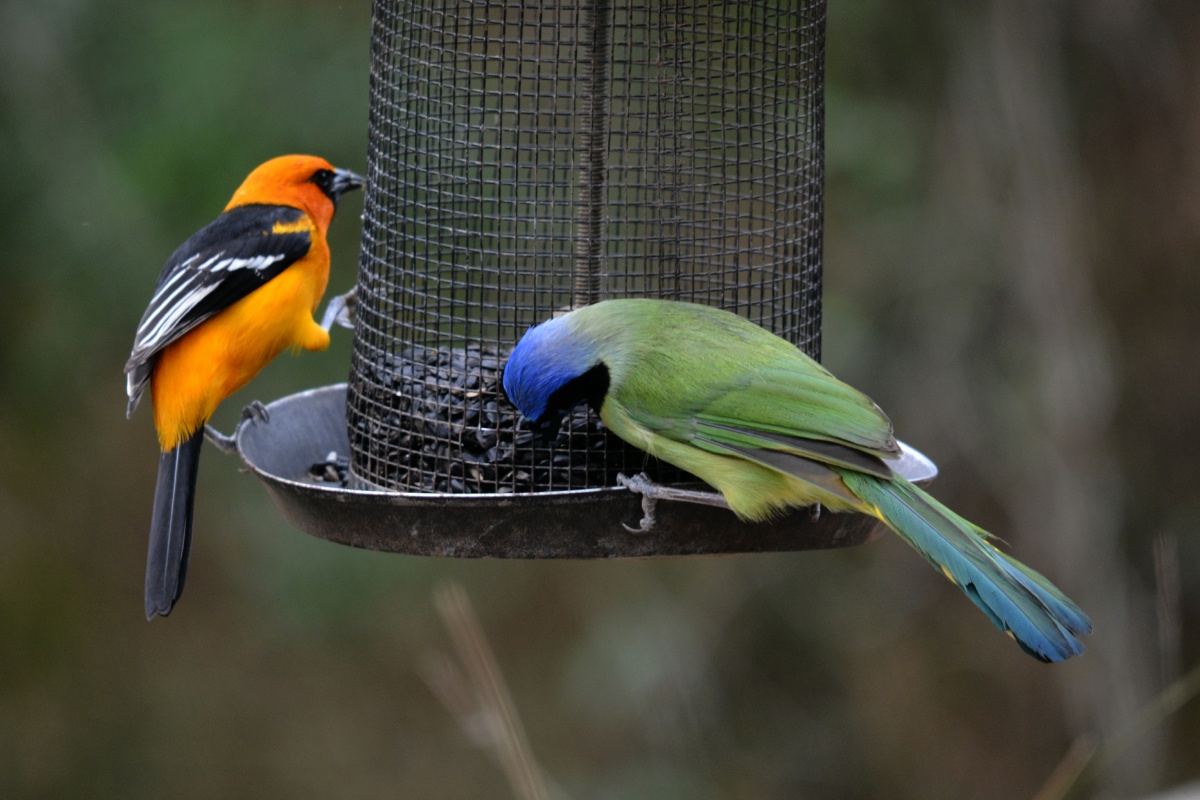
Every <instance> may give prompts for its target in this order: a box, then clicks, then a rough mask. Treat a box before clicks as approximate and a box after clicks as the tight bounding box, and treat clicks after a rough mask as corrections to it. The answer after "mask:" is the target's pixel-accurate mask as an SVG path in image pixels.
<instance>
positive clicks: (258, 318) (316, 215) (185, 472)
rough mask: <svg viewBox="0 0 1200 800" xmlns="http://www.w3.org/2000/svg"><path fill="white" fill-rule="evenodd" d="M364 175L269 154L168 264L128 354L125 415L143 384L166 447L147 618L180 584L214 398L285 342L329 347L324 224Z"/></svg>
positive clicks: (162, 610)
mask: <svg viewBox="0 0 1200 800" xmlns="http://www.w3.org/2000/svg"><path fill="white" fill-rule="evenodd" d="M362 185H363V179H362V178H361V177H359V176H358V175H356V174H354V173H353V172H350V171H348V170H344V169H335V168H334V167H333V166H332V165H331V164H330V163H329V162H328V161H326V160H325V159H323V158H317V157H315V156H300V155H290V156H280V157H279V158H273V159H271V160H270V161H267V162H266V163H264V164H261V165H259V166H258V167H256V168H255V169H254V171H253V172H251V173H250V174H249V175H248V176H247V177H246V180H245V181H243V182H242V185H241V186H239V187H238V190H237V191H236V192H234V193H233V199H232V200H230V201H229V205H227V206H225V210H224V212H222V214H221V215H220V216H219V217H217V218H216V219H215V220H213V221H212V222H210V223H209V224H208V225H206V226H204V227H203V228H201V229H200V230H199V231H197V232H196V233H195V234H193V235H192V237H191V238H189V239H188V240H187V241H186V242H184V243H183V244H182V245H180V247H179V249H178V250H176V251H175V252H174V254H172V256H171V257H170V258H169V259H167V263H166V266H164V267H163V271H162V274H161V275H160V276H159V278H158V285H157V286H156V287H155V290H154V296H153V297H151V298H150V305H149V306H148V307H147V308H146V313H145V314H143V315H142V321H141V322H140V323H138V328H137V334H136V335H135V337H134V340H133V352H132V353H131V354H130V356H129V361H128V362H127V363H126V364H125V373H126V378H127V392H128V394H129V406H128V408H127V410H126V416H132V415H133V411H134V409H135V408H137V404H138V400H140V399H141V396H142V392H143V391H145V389H146V385H147V384H149V385H150V395H151V398H152V399H153V402H154V425H155V427H156V428H157V429H158V441H159V445H160V446H161V448H162V455H161V457H160V459H159V462H158V486H157V488H156V489H155V492H154V511H153V514H152V517H151V520H150V548H149V552H148V554H147V556H146V619H152V618H153V617H154V615H155V614H161V615H163V616H166V615H167V614H169V613H170V612H171V608H172V607H173V606H174V605H175V602H176V601H177V600H178V599H179V595H180V593H181V592H182V591H183V582H184V578H185V576H186V573H187V562H188V553H189V551H190V549H191V542H192V505H193V500H194V495H195V490H196V467H197V465H198V463H199V457H200V443H201V441H202V439H203V437H204V427H205V425H206V423H207V422H208V419H209V418H210V417H211V416H212V414H213V412H214V411H215V410H216V408H217V405H218V404H219V403H220V402H221V401H222V400H224V399H225V398H226V397H228V396H229V395H231V394H233V393H234V392H236V391H237V390H238V389H241V388H242V387H243V386H245V385H246V383H247V382H249V381H250V379H251V378H253V377H254V376H255V375H256V374H258V371H259V370H260V369H262V368H263V367H264V366H266V365H267V363H269V362H270V361H271V360H272V359H274V358H275V356H277V355H279V353H280V352H282V351H283V350H284V349H285V348H289V347H290V348H292V349H293V350H300V349H304V350H324V349H325V348H327V347H329V330H328V325H326V326H325V327H322V326H321V325H318V324H317V322H316V321H315V320H314V319H313V313H314V312H315V311H316V309H317V304H318V303H319V302H320V301H321V297H322V295H324V293H325V285H326V283H327V282H328V280H329V245H328V243H327V242H326V240H325V233H326V231H327V230H328V229H329V223H330V221H331V220H332V219H333V212H334V209H335V208H336V207H337V202H338V198H340V197H341V196H342V195H343V194H344V193H345V192H348V191H350V190H351V189H356V188H358V187H360V186H362ZM327 316H328V315H327Z"/></svg>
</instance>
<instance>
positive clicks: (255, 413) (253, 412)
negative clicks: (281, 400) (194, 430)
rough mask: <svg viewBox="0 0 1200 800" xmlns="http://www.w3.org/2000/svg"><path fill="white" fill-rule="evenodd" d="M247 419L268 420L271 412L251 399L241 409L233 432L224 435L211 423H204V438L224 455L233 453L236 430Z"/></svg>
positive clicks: (235, 444) (234, 451) (235, 443)
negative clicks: (248, 403)
mask: <svg viewBox="0 0 1200 800" xmlns="http://www.w3.org/2000/svg"><path fill="white" fill-rule="evenodd" d="M247 420H254V421H255V422H270V421H271V412H269V411H267V407H266V406H264V405H263V404H262V403H261V402H259V401H258V400H252V401H250V405H248V406H246V407H245V408H243V409H242V416H241V419H239V420H238V424H237V427H236V428H234V429H233V433H231V434H229V435H228V436H226V435H225V434H223V433H221V432H220V431H219V430H217V429H216V428H214V427H213V426H212V425H207V424H206V425H205V426H204V438H205V439H207V440H208V441H209V442H210V443H211V444H212V445H213V447H215V448H217V449H218V450H220V451H221V452H222V453H224V454H225V455H227V456H228V455H233V454H234V453H236V452H237V436H238V431H240V430H241V429H242V426H243V425H245V424H246V421H247Z"/></svg>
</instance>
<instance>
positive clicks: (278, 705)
mask: <svg viewBox="0 0 1200 800" xmlns="http://www.w3.org/2000/svg"><path fill="white" fill-rule="evenodd" d="M1198 11H1200V9H1198V7H1197V6H1196V5H1195V4H1194V3H1190V2H1184V1H1183V0H1179V1H1178V2H1169V1H1168V0H1160V1H1157V2H1155V1H1151V0H1130V1H1129V2H1117V1H1116V0H1105V1H1104V2H1096V1H1095V0H1075V1H1073V2H1072V1H1069V0H1049V1H1042V0H990V2H982V1H981V2H968V3H951V2H934V1H933V0H919V1H918V2H899V1H898V0H869V1H868V0H853V1H851V0H835V2H832V3H831V4H830V8H829V45H828V46H829V53H828V85H827V91H828V95H827V96H828V128H827V159H828V161H827V195H826V202H827V213H826V225H827V227H826V234H827V236H826V268H825V281H826V287H827V292H826V298H825V363H826V364H827V365H828V366H830V367H831V368H832V369H833V370H834V371H835V372H836V373H838V374H839V375H840V376H841V377H843V378H844V379H846V380H848V381H849V382H851V383H853V384H855V385H857V386H858V387H860V388H862V389H863V390H865V391H866V392H868V393H869V394H870V395H872V396H873V397H874V398H875V399H876V400H877V401H878V402H879V403H880V405H881V406H882V407H883V408H884V409H886V410H887V411H888V412H889V414H890V415H891V417H892V419H893V421H894V422H895V424H896V428H897V430H898V432H899V433H900V435H901V437H902V438H903V439H905V440H906V441H908V442H911V443H913V444H915V445H916V446H918V447H919V448H921V449H922V450H923V451H925V452H926V453H928V454H929V455H931V456H932V457H933V458H934V459H935V460H936V461H937V462H938V464H939V465H940V467H941V468H942V476H941V477H940V478H939V479H938V481H937V483H936V484H935V487H934V488H935V491H936V493H937V494H938V496H939V497H940V498H942V499H943V500H945V501H946V502H947V503H949V504H950V505H952V506H953V507H955V508H956V509H958V510H959V511H961V512H962V513H963V514H964V515H966V516H967V517H969V518H971V519H972V520H974V521H975V522H977V523H979V524H981V525H983V526H984V527H987V528H989V529H991V530H993V531H996V532H998V533H1000V534H1001V535H1003V536H1004V538H1005V539H1006V540H1007V541H1008V542H1009V543H1010V544H1011V547H1012V551H1013V552H1015V553H1016V554H1017V555H1018V556H1019V557H1021V558H1022V559H1023V560H1025V561H1027V562H1029V563H1031V564H1033V565H1035V566H1036V567H1037V568H1039V569H1040V570H1042V571H1043V572H1045V573H1047V574H1048V575H1049V576H1051V577H1052V578H1053V579H1054V580H1055V582H1056V583H1058V584H1059V585H1060V586H1061V587H1063V589H1064V590H1065V591H1067V593H1068V594H1070V595H1071V596H1072V597H1074V598H1075V599H1076V600H1078V601H1079V602H1080V603H1081V604H1082V605H1083V606H1084V608H1086V609H1087V610H1088V611H1089V613H1090V614H1091V615H1092V618H1093V620H1094V621H1095V624H1096V634H1095V635H1094V636H1092V637H1091V638H1090V639H1089V640H1088V648H1089V649H1088V652H1087V654H1086V655H1085V656H1084V657H1082V658H1078V659H1075V660H1073V661H1072V662H1070V663H1067V664H1063V665H1058V666H1054V667H1047V666H1044V665H1041V664H1038V663H1036V662H1035V661H1033V660H1032V659H1030V658H1028V657H1026V656H1025V655H1023V654H1022V653H1021V652H1020V651H1019V650H1018V648H1016V647H1015V646H1013V644H1012V643H1011V642H1010V641H1009V640H1008V639H1007V638H1005V637H1003V636H1001V635H999V634H998V633H997V632H996V631H995V630H994V629H993V628H992V627H991V626H990V625H988V624H987V623H986V621H985V620H984V619H983V618H982V617H981V616H980V615H979V613H978V612H977V611H976V610H975V609H974V608H973V607H972V606H971V605H970V604H969V603H967V602H965V600H964V599H963V598H962V596H961V595H960V594H959V593H958V592H957V590H956V589H954V587H952V586H951V585H950V584H949V583H948V582H946V581H944V580H941V579H940V578H938V576H937V575H935V574H934V573H932V572H931V571H930V570H929V568H928V567H927V566H926V565H925V564H924V563H922V562H921V561H920V559H919V558H917V557H916V556H915V555H914V554H913V553H912V552H911V551H909V550H908V549H907V548H906V547H905V546H904V545H903V544H902V543H901V542H899V540H897V539H896V538H895V537H891V536H888V537H885V538H882V539H880V540H879V541H877V542H875V543H872V544H870V545H868V546H865V547H862V548H857V549H854V550H849V551H843V552H827V553H815V554H813V553H810V554H790V555H760V556H739V557H723V558H694V559H682V560H667V561H637V562H622V563H478V562H460V561H450V560H447V561H442V560H433V559H420V558H408V557H400V556H389V555H381V554H373V553H367V552H359V551H355V550H351V549H349V548H343V547H338V546H335V545H332V544H328V543H325V542H322V541H319V540H316V539H312V538H310V537H308V536H306V535H304V534H302V533H299V532H297V531H295V530H292V529H290V528H289V527H288V526H287V525H286V524H285V523H284V522H283V521H282V520H281V519H280V518H279V516H278V515H277V514H276V512H275V511H274V509H273V508H272V507H271V505H270V503H269V501H268V500H267V498H266V496H265V495H264V493H263V491H262V490H261V489H260V488H259V486H258V485H257V484H256V482H255V481H254V480H253V479H251V478H249V477H247V476H245V475H242V474H240V473H239V470H238V466H239V465H238V463H237V462H236V461H235V460H234V459H232V458H227V457H222V456H220V455H219V454H218V453H217V452H216V451H215V450H211V449H208V450H206V452H205V456H204V459H203V462H204V463H203V466H202V467H201V474H200V481H199V494H198V500H197V506H196V530H197V537H196V547H195V549H194V551H193V557H192V566H191V571H190V573H189V579H188V591H187V593H186V595H185V596H184V598H183V600H182V602H181V604H180V605H179V606H178V608H177V609H176V612H175V613H174V614H173V615H172V616H171V618H170V619H168V620H158V621H155V622H154V623H153V624H147V623H146V622H145V620H144V619H143V617H142V599H141V597H142V574H143V566H144V558H145V543H146V528H147V524H148V520H149V513H150V501H151V496H152V493H153V488H154V473H155V465H156V460H157V457H156V446H155V441H154V435H153V430H152V425H151V422H150V414H149V413H148V411H147V410H144V409H143V410H142V411H140V412H139V414H138V415H137V416H136V417H135V418H134V420H133V421H132V422H126V420H125V419H124V413H123V412H124V406H125V396H124V377H123V375H122V371H121V369H122V366H123V364H124V361H125V358H126V356H127V355H128V352H129V347H130V344H131V341H132V335H133V330H134V328H135V326H136V324H137V321H138V318H139V317H140V315H141V312H142V309H143V308H144V305H145V302H146V301H147V299H148V298H149V295H150V292H151V288H152V286H153V283H154V280H155V278H156V277H157V274H158V271H159V269H160V268H161V265H162V263H163V261H164V260H165V259H166V257H167V256H168V255H169V254H170V253H171V251H172V250H173V249H174V248H175V246H176V245H177V244H178V243H179V242H181V241H182V240H183V239H184V238H186V237H187V236H188V235H189V234H190V233H191V232H193V231H194V230H195V229H196V228H198V227H199V226H200V225H202V224H204V223H205V222H207V221H208V220H209V219H211V218H212V217H213V216H214V215H215V214H216V213H217V212H218V211H219V210H220V208H221V207H222V206H223V205H224V203H225V202H226V200H227V199H228V196H229V195H230V194H231V192H232V190H233V189H234V187H236V185H237V184H238V182H239V181H240V180H241V179H242V177H243V176H244V175H245V174H246V173H247V172H248V171H249V170H250V169H251V168H252V167H253V166H254V165H256V164H257V163H259V162H260V161H263V160H265V159H266V158H268V157H271V156H274V155H277V154H280V153H284V152H313V153H317V154H320V155H323V156H325V157H327V158H329V159H330V160H331V161H333V162H334V163H335V164H338V165H339V166H346V167H350V168H353V169H356V170H362V169H364V168H365V152H366V136H367V131H366V124H367V76H368V42H369V33H370V31H369V8H368V6H367V4H366V3H364V2H356V3H346V4H339V3H320V2H245V1H244V0H238V1H237V2H233V1H232V0H226V1H223V2H210V3H203V4H201V3H194V4H175V3H152V2H145V1H144V0H143V1H141V2H139V1H138V0H120V1H116V2H107V3H100V2H84V1H83V0H76V1H72V0H43V1H42V2H38V3H32V2H24V3H14V2H11V0H10V2H7V3H4V4H2V5H0V153H3V155H4V160H3V164H4V170H3V174H2V175H0V796H4V797H21V798H25V797H28V798H43V797H46V798H49V797H89V798H108V797H112V798H128V797H143V796H151V795H162V794H164V793H170V794H172V795H173V796H178V797H183V798H207V797H219V796H255V797H264V798H275V797H278V798H291V797H330V798H334V797H338V798H340V797H505V796H509V795H510V790H509V789H508V788H507V785H506V783H505V780H504V777H503V774H502V773H501V771H500V770H498V769H497V768H496V766H495V765H494V764H493V763H492V762H491V761H489V760H488V758H487V756H486V755H485V754H483V753H482V752H481V751H480V750H479V749H477V748H476V747H475V746H474V745H473V744H472V742H471V740H470V739H469V737H468V736H467V735H466V734H465V733H464V731H463V730H462V729H461V728H460V727H459V726H458V725H457V723H456V721H455V719H454V718H453V716H452V715H451V714H450V713H449V712H448V711H447V710H446V709H445V708H443V706H442V705H441V704H439V702H438V700H437V699H436V698H435V697H434V695H433V694H432V693H431V691H430V689H429V688H428V686H427V685H426V683H425V682H424V681H423V679H422V677H421V673H420V671H419V669H418V664H419V663H420V662H421V660H422V658H423V657H424V656H425V655H426V654H427V653H429V652H430V651H432V650H437V649H442V648H444V647H446V642H447V635H446V632H445V630H444V629H443V627H442V626H441V623H440V622H439V618H438V616H437V614H436V612H435V611H434V605H433V603H432V601H431V597H432V594H433V590H434V588H435V587H436V586H438V585H439V584H442V583H443V582H445V581H447V580H453V581H456V582H458V583H460V584H462V585H463V586H464V587H465V589H466V591H467V593H468V595H469V596H470V598H471V599H472V601H473V603H474V606H475V608H476V609H477V611H478V614H479V616H480V618H481V621H482V625H483V628H484V630H485V631H486V633H487V634H488V636H489V638H490V640H491V642H492V644H493V646H494V648H495V651H496V656H497V659H498V662H499V664H500V667H501V669H502V670H503V672H504V674H505V677H506V678H507V680H508V682H509V684H510V687H511V690H512V696H513V700H514V702H515V705H516V708H517V710H518V711H519V712H520V714H521V717H522V719H523V721H524V723H525V726H526V728H527V731H528V735H529V739H530V742H531V745H532V748H533V751H534V752H535V754H536V755H537V757H538V758H539V760H540V762H541V764H542V766H543V767H544V769H545V770H546V772H547V773H548V774H549V775H550V776H552V781H553V783H554V785H555V786H556V787H557V790H556V791H557V792H559V793H561V794H562V795H563V796H569V797H573V798H629V797H654V798H718V797H720V798H725V797H739V798H761V797H778V798H795V797H822V798H826V797H828V798H873V797H889V798H922V800H936V799H937V798H959V797H972V798H1019V797H1032V796H1034V795H1035V794H1036V793H1037V792H1038V790H1039V788H1041V787H1042V786H1043V785H1044V784H1045V783H1046V781H1047V780H1048V779H1049V777H1050V775H1051V773H1052V772H1053V771H1054V769H1055V767H1056V766H1057V765H1059V764H1060V762H1061V761H1062V760H1063V758H1064V756H1065V755H1066V753H1067V751H1068V749H1069V748H1070V747H1071V745H1072V742H1074V741H1075V740H1076V739H1077V738H1078V737H1080V736H1081V735H1087V736H1089V737H1092V739H1091V740H1092V741H1094V742H1101V743H1103V742H1108V741H1112V740H1113V739H1114V737H1120V736H1123V735H1124V733H1125V732H1127V731H1128V730H1129V728H1128V726H1129V725H1130V723H1131V721H1132V720H1133V719H1134V718H1135V716H1136V715H1137V714H1138V712H1139V711H1140V710H1141V709H1142V708H1144V707H1145V706H1146V704H1147V703H1149V702H1150V700H1151V699H1152V698H1153V697H1154V696H1155V695H1157V694H1158V693H1159V692H1160V691H1161V690H1162V689H1163V687H1164V686H1166V685H1167V684H1168V683H1170V681H1172V680H1173V679H1174V678H1176V677H1177V676H1178V675H1179V674H1181V672H1183V671H1186V670H1187V669H1189V668H1190V667H1192V666H1194V665H1195V664H1196V663H1197V661H1198V660H1200V634H1198V630H1200V628H1198V624H1200V540H1198V538H1197V534H1196V527H1197V519H1198V518H1200V489H1198V487H1200V483H1198V480H1197V478H1198V476H1200V467H1198V465H1197V459H1196V457H1195V451H1196V449H1197V446H1198V445H1200V415H1197V407H1198V405H1200V370H1198V365H1200V314H1198V313H1197V307H1198V306H1200V270H1198V269H1197V263H1198V257H1200V103H1198V102H1197V97H1200V85H1198V84H1200V14H1198V13H1197V12H1198ZM361 203H362V200H361V197H360V196H354V197H352V198H348V199H347V200H346V201H345V202H344V204H343V206H342V209H341V211H340V214H339V217H338V219H337V220H335V222H334V226H333V233H332V240H333V241H332V247H333V253H334V268H333V276H332V279H331V283H330V290H331V292H335V291H337V292H340V291H343V290H344V289H345V288H347V287H348V286H350V285H351V283H352V282H353V280H354V269H355V263H356V254H357V246H358V239H357V237H358V219H357V217H358V214H359V213H360V211H361V207H362V206H361ZM335 339H336V342H335V345H334V346H333V348H331V350H330V351H329V352H327V353H322V354H308V353H306V354H304V355H302V356H301V357H298V358H290V357H283V358H281V359H279V360H278V361H277V362H276V363H275V364H273V365H272V366H270V367H268V368H267V369H266V370H265V371H264V372H263V374H262V375H261V376H260V377H259V379H258V380H257V381H256V382H255V383H253V384H252V386H251V387H250V388H249V389H248V390H247V391H246V392H243V393H242V394H240V395H238V396H236V397H235V398H233V399H232V400H231V401H230V402H228V403H226V404H225V406H224V407H223V408H222V409H221V411H220V412H219V413H218V416H217V419H216V422H217V424H218V427H222V428H224V429H226V430H228V429H230V428H231V427H232V425H233V423H234V421H235V420H236V417H237V412H238V410H239V409H240V408H241V406H242V405H244V404H245V403H246V402H248V401H249V400H251V399H254V398H261V399H263V400H270V399H274V398H276V397H278V396H280V395H283V394H287V393H290V392H293V391H297V390H300V389H303V388H307V387H310V386H314V385H320V384H325V383H332V382H336V381H340V380H344V378H345V374H346V369H347V363H348V357H349V336H348V335H346V333H345V332H339V335H337V336H335ZM1156 549H1157V552H1158V553H1159V558H1158V560H1157V565H1158V566H1157V568H1156V559H1155V551H1156ZM1132 742H1133V744H1132V746H1131V747H1130V748H1128V749H1126V750H1124V755H1123V756H1120V757H1115V758H1108V759H1107V760H1106V761H1105V763H1104V765H1103V767H1102V768H1101V769H1100V770H1099V781H1098V783H1097V784H1095V788H1096V792H1097V796H1104V797H1122V798H1124V797H1134V796H1141V795H1143V794H1145V793H1148V792H1150V791H1153V790H1157V789H1161V788H1164V787H1167V786H1171V785H1174V784H1177V783H1183V782H1187V781H1195V780H1197V779H1200V703H1195V702H1193V703H1191V704H1188V705H1184V706H1183V708H1182V710H1181V711H1179V712H1178V713H1175V714H1172V715H1170V716H1168V717H1167V718H1166V719H1165V720H1164V721H1162V722H1161V724H1155V725H1151V726H1149V727H1148V728H1146V729H1145V730H1144V731H1143V732H1141V733H1139V734H1138V735H1136V736H1134V737H1132ZM1049 796H1050V795H1045V796H1044V797H1049ZM1053 796H1058V795H1053Z"/></svg>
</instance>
